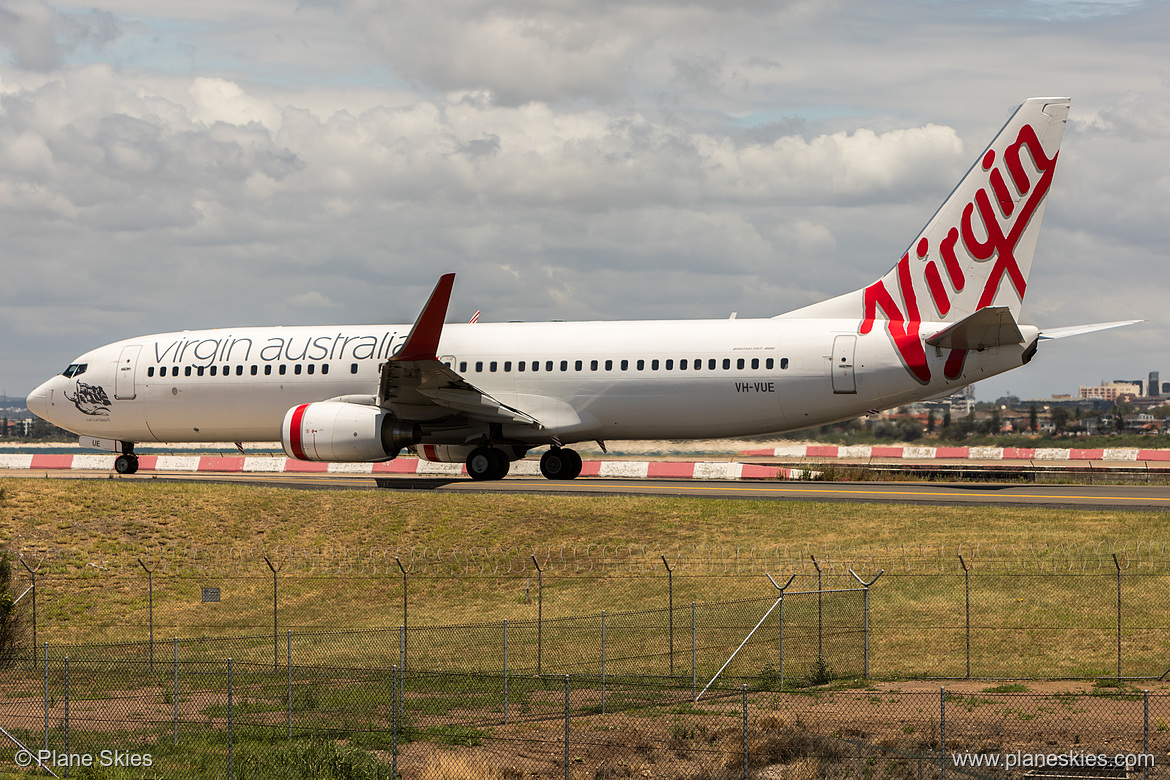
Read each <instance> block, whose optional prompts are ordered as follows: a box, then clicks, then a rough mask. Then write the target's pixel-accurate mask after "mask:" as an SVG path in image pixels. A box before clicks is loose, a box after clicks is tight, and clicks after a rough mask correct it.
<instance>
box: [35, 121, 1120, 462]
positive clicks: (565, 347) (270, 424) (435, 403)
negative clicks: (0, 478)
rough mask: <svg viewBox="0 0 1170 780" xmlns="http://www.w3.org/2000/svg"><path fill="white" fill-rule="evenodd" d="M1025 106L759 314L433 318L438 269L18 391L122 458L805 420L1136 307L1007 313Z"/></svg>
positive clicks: (857, 412)
mask: <svg viewBox="0 0 1170 780" xmlns="http://www.w3.org/2000/svg"><path fill="white" fill-rule="evenodd" d="M1069 106H1070V100H1069V99H1068V98H1031V99H1028V100H1026V101H1024V103H1023V104H1022V105H1021V106H1020V107H1019V108H1018V109H1017V110H1016V111H1015V113H1014V114H1013V115H1012V117H1011V118H1010V119H1009V120H1008V122H1007V123H1006V124H1005V125H1004V127H1003V128H1002V129H1001V130H1000V132H999V134H998V135H997V136H996V137H995V140H994V141H992V143H991V145H990V146H988V147H987V149H986V150H985V151H984V152H983V153H982V154H980V155H979V157H978V159H977V160H976V161H975V163H974V165H973V166H972V167H971V168H970V170H969V171H968V172H967V173H966V174H965V175H964V176H963V178H962V180H961V181H960V183H959V184H958V186H957V187H956V188H955V189H954V190H953V191H952V192H951V194H950V195H949V196H948V197H947V198H946V200H945V201H944V202H943V204H942V206H941V207H940V208H939V209H938V210H937V211H936V212H935V214H934V216H933V217H932V218H931V219H930V221H929V222H928V223H927V224H926V227H925V228H923V229H922V231H921V232H920V233H919V234H918V235H917V236H916V237H915V238H914V240H913V241H912V242H911V243H910V245H909V248H908V249H907V250H906V252H905V253H904V254H903V255H902V256H901V258H900V259H899V260H898V261H897V262H896V263H895V264H894V266H893V268H891V269H890V270H889V271H888V272H887V273H886V274H885V275H884V276H882V277H881V278H879V279H877V280H876V281H874V282H873V283H871V284H869V285H867V286H865V287H863V288H861V289H858V290H854V291H852V292H849V293H846V294H844V295H840V296H838V297H835V298H832V299H830V300H826V301H822V302H820V303H815V304H812V305H810V306H806V307H803V308H800V309H797V310H795V311H791V312H788V313H786V314H781V315H779V316H776V317H771V318H764V319H739V318H736V317H735V316H734V315H733V316H732V317H731V318H729V319H725V320H709V319H708V320H670V321H625V322H607V321H598V322H542V323H516V322H509V323H485V322H476V321H475V320H477V319H478V317H475V318H473V321H472V322H471V323H462V324H445V319H446V313H447V307H448V302H449V300H450V295H451V290H452V286H453V284H454V278H455V275H454V274H445V275H443V276H442V277H441V278H440V279H439V280H438V283H437V285H436V286H435V288H434V290H433V292H432V293H431V296H430V298H429V299H428V300H427V302H426V305H424V306H423V308H422V311H421V313H420V314H419V316H418V319H417V320H415V322H414V323H413V325H410V326H407V325H397V326H396V325H377V326H347V327H336V326H334V327H299V326H298V327H241V328H231V329H226V330H225V329H215V330H196V331H182V332H176V333H163V334H156V335H150V336H142V337H138V338H132V339H125V340H122V341H117V342H114V343H112V344H108V345H106V346H103V347H99V348H97V349H94V350H91V351H89V352H86V353H85V354H83V355H81V356H79V357H78V358H76V359H75V360H74V361H73V362H72V363H70V364H69V366H68V368H66V369H65V371H64V372H62V373H61V374H60V375H58V376H55V377H53V378H51V379H49V380H48V381H46V382H44V383H43V384H41V385H40V386H39V387H37V388H36V389H35V390H33V392H32V393H31V394H30V395H29V396H28V400H27V404H28V408H29V409H30V410H31V411H32V412H34V413H35V414H36V415H37V416H39V417H42V418H44V419H45V420H48V421H49V422H51V423H53V424H55V425H57V426H60V427H61V428H64V429H66V430H69V431H72V432H74V433H76V434H79V436H81V437H82V438H81V440H80V443H81V444H82V445H83V446H87V447H90V448H96V449H101V450H105V451H108V452H115V453H118V456H117V458H116V459H115V462H114V469H115V470H116V471H117V472H118V473H121V474H133V473H134V472H135V471H137V468H138V459H137V456H136V455H135V454H134V446H135V445H136V444H139V443H143V442H224V443H226V442H235V443H237V446H240V444H239V443H240V442H244V441H275V440H277V439H279V440H280V441H281V443H282V446H283V448H284V451H285V453H286V454H287V455H288V456H289V457H290V458H296V459H299V460H310V461H330V462H379V461H387V460H391V459H393V458H395V457H397V456H398V455H399V454H400V453H402V452H403V451H404V450H407V451H410V452H413V453H415V454H416V455H417V456H418V457H420V458H422V459H424V460H427V461H433V462H463V463H465V464H466V468H467V473H468V475H469V476H470V477H471V478H472V479H475V480H496V479H501V478H503V477H504V476H506V475H507V473H508V470H509V468H510V464H511V463H512V462H514V461H516V460H518V459H521V458H523V457H525V456H526V455H527V454H528V452H529V451H531V450H533V449H536V448H541V447H547V448H548V449H547V450H546V451H545V452H544V453H543V455H542V456H541V458H540V470H541V473H542V474H543V475H544V476H545V477H547V478H549V479H573V478H575V477H577V476H578V475H579V474H580V472H581V456H580V455H579V454H578V453H577V452H576V451H575V450H573V449H572V448H571V447H569V446H568V445H570V444H573V443H577V442H584V441H597V442H598V443H599V444H600V445H601V447H602V448H603V449H604V448H605V442H606V441H613V440H633V439H703V438H724V437H743V436H754V435H762V434H774V433H783V432H785V431H791V430H799V429H805V428H810V427H813V426H817V425H823V424H827V423H832V422H836V421H841V420H847V419H852V418H855V417H858V416H861V415H865V414H870V413H875V412H877V411H878V410H880V409H889V408H893V407H896V406H901V405H903V404H907V403H910V402H913V401H917V400H920V399H927V398H932V397H941V396H945V395H948V394H950V393H952V392H954V391H956V390H958V389H959V388H962V387H964V386H966V385H969V384H971V383H973V382H976V381H979V380H981V379H986V378H987V377H991V376H994V375H996V374H999V373H1002V372H1004V371H1008V370H1011V369H1013V368H1017V367H1019V366H1022V365H1024V364H1026V363H1028V362H1029V361H1031V360H1032V358H1033V357H1034V356H1035V354H1036V351H1037V348H1038V346H1039V344H1040V342H1041V341H1044V340H1046V339H1054V338H1062V337H1066V336H1073V335H1078V334H1082V333H1090V332H1093V331H1098V330H1103V329H1106V328H1112V327H1118V326H1121V325H1128V324H1132V323H1133V322H1138V321H1139V320H1129V321H1124V322H1109V323H1098V324H1094V325H1083V326H1075V327H1068V328H1057V329H1048V330H1042V329H1040V328H1039V327H1037V326H1034V325H1025V324H1021V322H1020V309H1021V305H1022V303H1023V299H1024V294H1025V292H1026V290H1027V280H1028V273H1029V271H1030V269H1031V264H1032V257H1033V253H1034V250H1035V247H1036V242H1037V237H1038V234H1039V229H1040V222H1041V218H1042V216H1043V213H1044V207H1045V202H1046V199H1047V196H1048V193H1049V188H1050V186H1051V184H1052V178H1053V174H1054V172H1055V169H1056V162H1057V158H1058V157H1059V148H1060V143H1061V139H1062V136H1063V133H1064V126H1065V122H1066V120H1067V116H1068V111H1069Z"/></svg>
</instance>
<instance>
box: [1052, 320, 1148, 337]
mask: <svg viewBox="0 0 1170 780" xmlns="http://www.w3.org/2000/svg"><path fill="white" fill-rule="evenodd" d="M1139 322H1145V320H1119V321H1117V322H1098V323H1094V324H1093V325H1070V326H1069V327H1066V328H1045V329H1044V330H1042V331H1040V338H1042V339H1063V338H1067V337H1068V336H1081V335H1084V334H1085V333H1096V332H1097V331H1099V330H1109V329H1110V328H1121V327H1124V326H1126V325H1136V324H1137V323H1139Z"/></svg>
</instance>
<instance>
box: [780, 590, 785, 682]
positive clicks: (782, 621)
mask: <svg viewBox="0 0 1170 780" xmlns="http://www.w3.org/2000/svg"><path fill="white" fill-rule="evenodd" d="M780 690H784V600H783V599H781V600H780Z"/></svg>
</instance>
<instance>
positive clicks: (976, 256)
mask: <svg viewBox="0 0 1170 780" xmlns="http://www.w3.org/2000/svg"><path fill="white" fill-rule="evenodd" d="M1024 150H1027V152H1028V156H1029V158H1030V159H1031V161H1032V166H1033V167H1034V168H1035V170H1036V171H1037V172H1039V174H1040V179H1039V181H1037V182H1036V183H1035V185H1033V182H1032V180H1031V179H1030V178H1029V176H1028V172H1027V170H1026V169H1025V167H1024V160H1023V152H1024ZM995 156H996V155H995V151H994V150H989V151H988V152H987V153H986V154H985V155H983V160H982V162H981V165H982V168H983V170H984V171H987V172H988V185H989V186H988V187H980V188H979V189H978V190H977V191H976V193H975V197H974V199H973V200H971V201H970V202H968V203H967V205H966V206H965V207H964V208H963V216H962V219H961V220H960V222H959V225H958V226H957V227H952V228H951V229H950V230H949V231H947V234H946V237H945V238H943V240H942V241H941V242H940V243H939V248H938V249H939V255H940V256H941V257H942V265H943V268H944V269H945V273H946V280H947V281H948V282H949V283H950V284H949V288H950V290H953V291H954V292H955V293H958V292H961V291H962V290H963V288H964V286H965V285H966V283H967V277H966V274H964V272H963V266H964V264H965V263H966V262H975V263H986V262H990V261H991V260H993V259H994V261H995V264H994V265H993V266H992V268H991V273H990V274H988V276H987V281H986V283H985V284H984V286H983V292H982V294H981V295H980V296H979V302H978V304H977V305H976V307H975V308H976V311H977V310H979V309H982V308H984V307H986V306H989V305H991V303H992V302H993V301H994V300H995V296H996V295H997V294H998V292H999V288H1000V283H1001V281H1002V280H1003V278H1004V277H1005V276H1006V277H1007V279H1008V281H1009V282H1011V285H1012V287H1013V288H1014V289H1015V291H1016V294H1017V295H1018V296H1019V297H1020V299H1021V300H1022V299H1023V297H1024V292H1025V291H1026V290H1027V287H1028V281H1027V279H1025V278H1024V274H1023V272H1022V271H1021V270H1020V266H1019V264H1018V263H1017V261H1016V257H1015V249H1016V245H1017V244H1018V243H1019V241H1020V238H1021V237H1022V236H1023V234H1024V231H1025V230H1026V229H1027V227H1028V224H1029V222H1030V221H1031V219H1032V215H1033V214H1035V212H1036V209H1037V208H1039V206H1040V204H1041V203H1043V202H1044V197H1045V196H1046V195H1047V194H1048V188H1049V187H1050V186H1051V184H1052V176H1053V173H1054V172H1055V171H1056V158H1057V157H1059V156H1060V154H1059V152H1057V153H1056V154H1054V155H1052V157H1051V158H1049V157H1048V156H1047V155H1045V154H1044V147H1043V146H1042V145H1041V144H1040V139H1039V138H1038V137H1037V136H1036V131H1035V129H1033V127H1032V126H1031V125H1024V126H1023V127H1022V128H1020V132H1019V134H1018V135H1017V136H1016V140H1015V141H1014V142H1013V143H1012V144H1011V145H1010V146H1008V147H1007V148H1006V149H1005V150H1004V152H1003V160H1002V161H1001V162H1002V165H1003V167H1004V168H1006V169H1007V174H1008V177H1009V178H1010V179H1011V183H1012V185H1013V186H1014V187H1015V189H1016V192H1017V193H1019V196H1020V197H1021V198H1023V197H1024V196H1027V200H1026V201H1024V203H1023V205H1022V206H1021V207H1018V208H1017V206H1016V202H1015V199H1014V198H1013V197H1012V195H1011V192H1010V190H1009V186H1008V183H1007V182H1006V181H1005V179H1004V175H1003V172H1002V171H1001V170H1000V168H996V167H994V166H995ZM989 188H990V190H991V192H990V194H989V193H988V189H989ZM976 215H978V220H976ZM1001 220H1002V221H1003V223H1005V224H1001ZM960 239H961V240H962V250H963V251H964V252H965V253H966V257H965V258H961V257H960V255H959V253H958V252H956V249H957V248H958V247H959V245H960ZM929 252H930V241H929V239H928V238H925V237H923V238H922V239H920V240H919V241H918V244H917V245H916V246H915V248H914V253H915V254H916V255H917V256H918V261H919V262H920V263H921V262H924V263H925V264H924V265H921V266H919V265H918V264H915V265H914V266H912V265H911V260H910V253H909V252H907V253H906V254H905V255H903V256H902V259H901V260H899V261H898V264H897V266H896V269H895V270H896V271H897V280H898V294H899V298H900V299H901V306H899V305H898V301H897V300H895V298H894V295H893V294H892V293H891V291H890V290H888V289H887V288H886V284H885V280H884V279H883V280H879V281H877V282H874V283H873V284H871V285H870V286H869V287H866V288H865V291H864V298H863V301H864V303H863V305H864V314H863V316H864V319H863V321H862V323H861V333H862V334H863V335H864V334H866V333H869V332H870V331H871V330H873V324H874V320H875V319H876V318H877V311H878V309H881V311H882V313H883V314H884V315H885V317H886V331H887V332H888V333H889V335H890V340H891V341H892V342H893V344H894V348H895V349H896V350H897V352H898V355H899V356H900V357H901V359H902V363H903V364H904V365H905V366H906V370H907V371H909V372H910V374H911V376H913V377H914V378H915V379H917V380H918V381H919V382H921V383H922V384H927V383H929V382H930V367H929V366H928V365H927V361H926V348H925V346H924V344H923V341H922V339H921V338H919V328H920V327H921V319H920V316H919V310H918V293H917V290H916V288H915V285H916V284H918V283H921V282H925V285H926V291H927V292H928V293H929V295H930V300H931V303H933V305H934V308H935V310H936V311H937V312H938V313H939V316H940V317H945V316H946V315H947V313H948V312H949V311H950V310H951V304H952V299H951V294H950V293H949V292H948V285H947V283H946V282H944V281H943V272H941V271H940V270H939V267H938V263H936V261H935V260H933V259H929V260H928V259H927V256H928V254H929ZM965 356H966V351H965V350H952V351H951V354H950V356H949V357H948V358H947V362H946V365H945V367H944V369H943V373H944V375H945V376H946V377H947V378H948V379H957V378H958V377H959V375H960V374H961V373H962V371H963V359H964V357H965Z"/></svg>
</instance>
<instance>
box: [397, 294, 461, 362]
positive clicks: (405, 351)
mask: <svg viewBox="0 0 1170 780" xmlns="http://www.w3.org/2000/svg"><path fill="white" fill-rule="evenodd" d="M454 284H455V274H443V275H442V276H440V277H439V283H438V284H436V285H435V289H434V291H433V292H431V297H430V298H428V299H427V304H426V306H423V310H422V311H421V312H420V313H419V315H418V319H417V320H415V322H414V327H413V328H411V329H410V335H408V336H407V337H406V341H405V342H404V343H403V344H402V349H400V350H398V354H396V355H395V356H394V357H393V360H397V361H406V360H437V359H438V353H439V337H440V336H442V335H443V320H445V319H446V317H447V304H448V303H449V302H450V301H451V288H452V286H454Z"/></svg>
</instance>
